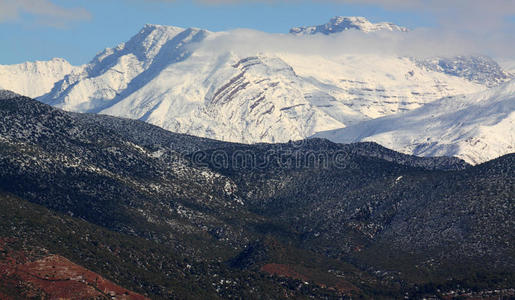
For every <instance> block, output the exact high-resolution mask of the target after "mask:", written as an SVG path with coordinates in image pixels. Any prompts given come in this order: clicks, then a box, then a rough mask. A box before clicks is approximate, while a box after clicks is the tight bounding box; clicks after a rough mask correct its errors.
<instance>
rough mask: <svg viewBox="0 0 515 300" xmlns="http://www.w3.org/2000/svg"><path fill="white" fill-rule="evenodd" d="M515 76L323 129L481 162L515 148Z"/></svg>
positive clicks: (340, 137)
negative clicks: (485, 87) (464, 92)
mask: <svg viewBox="0 0 515 300" xmlns="http://www.w3.org/2000/svg"><path fill="white" fill-rule="evenodd" d="M514 122H515V80H512V81H510V82H508V83H504V84H502V85H500V86H498V87H496V88H492V89H490V90H487V91H483V92H480V93H476V94H472V95H466V96H455V97H447V98H443V99H441V100H438V101H435V102H433V103H430V104H426V105H425V106H423V107H422V108H419V109H416V110H413V111H410V112H406V113H402V114H397V115H394V116H388V117H383V118H379V119H375V120H370V121H366V122H363V123H360V124H357V125H355V126H350V127H347V128H343V129H339V130H333V131H328V132H321V133H318V134H316V135H315V137H324V138H328V139H330V140H332V141H336V142H344V143H349V142H357V141H375V142H378V143H380V144H381V145H383V146H386V147H389V148H391V149H394V150H398V151H400V152H404V153H408V154H414V155H419V156H457V157H460V158H462V159H464V160H466V161H467V162H469V163H473V164H476V163H481V162H484V161H487V160H490V159H493V158H496V157H498V156H501V155H504V154H507V153H512V152H514V151H515V130H514V128H515V127H514Z"/></svg>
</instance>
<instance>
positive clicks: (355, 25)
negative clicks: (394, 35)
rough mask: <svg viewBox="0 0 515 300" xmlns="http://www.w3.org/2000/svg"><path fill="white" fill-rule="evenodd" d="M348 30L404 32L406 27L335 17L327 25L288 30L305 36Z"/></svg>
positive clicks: (360, 18)
mask: <svg viewBox="0 0 515 300" xmlns="http://www.w3.org/2000/svg"><path fill="white" fill-rule="evenodd" d="M350 29H355V30H360V31H363V32H375V31H381V30H386V31H401V32H406V31H408V29H407V28H406V27H401V26H398V25H395V24H393V23H388V22H381V23H372V22H370V21H369V20H368V19H367V18H365V17H341V16H337V17H334V18H332V19H331V20H330V21H329V23H326V24H323V25H318V26H307V27H306V26H302V27H294V28H292V29H290V33H292V34H295V35H305V34H317V33H322V34H326V35H328V34H332V33H337V32H342V31H346V30H350Z"/></svg>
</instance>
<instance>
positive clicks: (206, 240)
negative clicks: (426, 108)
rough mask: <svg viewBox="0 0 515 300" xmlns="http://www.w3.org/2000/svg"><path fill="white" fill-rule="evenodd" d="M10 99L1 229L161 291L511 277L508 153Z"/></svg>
mask: <svg viewBox="0 0 515 300" xmlns="http://www.w3.org/2000/svg"><path fill="white" fill-rule="evenodd" d="M0 99H2V100H0V121H1V122H0V208H1V209H0V218H1V220H2V222H0V237H8V238H14V239H15V240H16V241H17V242H16V243H15V244H16V245H15V246H16V247H15V248H16V249H22V250H23V249H40V248H44V249H48V250H49V251H51V253H53V254H56V255H61V256H63V257H67V258H68V259H70V260H72V261H74V262H75V263H77V264H80V265H83V266H84V267H87V268H88V269H90V270H92V271H94V272H97V273H99V274H100V275H101V276H104V277H105V278H107V279H109V280H111V281H113V282H114V283H116V284H120V285H121V286H123V287H125V288H128V289H130V290H134V291H135V292H137V293H140V294H143V295H146V296H148V297H150V298H152V299H154V298H157V299H161V298H181V299H182V298H191V299H199V298H203V299H213V298H217V297H219V298H230V297H233V298H256V297H257V296H261V297H265V298H267V297H270V298H274V295H275V296H277V295H289V296H291V297H293V298H303V297H305V298H309V297H311V298H331V299H332V298H338V297H340V298H343V297H346V296H353V297H354V296H363V297H372V298H380V297H393V298H399V297H404V296H405V295H408V296H409V297H414V298H417V297H420V298H422V297H430V296H431V297H436V296H438V297H444V296H445V295H446V293H452V291H454V290H455V289H456V288H458V287H459V288H460V290H463V291H465V292H471V293H472V292H473V293H476V294H473V295H475V296H478V295H482V293H485V294H486V293H487V292H488V291H490V290H493V289H498V290H499V291H498V292H495V293H498V294H500V293H504V294H502V295H509V294H506V293H509V291H510V290H509V288H512V287H513V274H514V272H513V270H514V268H515V258H514V256H513V249H512V248H513V247H512V245H511V244H510V243H511V241H512V240H513V235H514V232H513V229H514V228H515V226H514V225H515V224H513V218H512V216H513V213H515V211H514V210H515V207H514V205H513V203H512V202H513V201H512V199H513V198H514V197H515V195H514V191H513V184H514V180H515V170H514V169H513V166H514V163H513V160H514V158H515V156H514V155H507V156H504V157H501V158H499V159H497V160H494V161H491V162H488V163H485V164H482V165H479V166H475V167H471V166H469V165H467V164H466V163H464V162H463V161H461V160H459V159H456V158H445V157H442V158H418V157H415V156H410V155H405V154H400V153H397V152H394V151H391V150H388V149H386V148H383V147H381V146H379V145H377V144H374V143H357V144H350V145H342V144H335V143H332V142H330V141H327V140H321V139H311V140H304V141H302V142H290V143H285V144H256V145H245V144H234V143H227V142H220V141H214V140H209V139H203V138H198V137H193V136H187V135H182V134H176V133H171V132H169V131H166V130H163V129H161V128H158V127H155V126H152V125H149V124H145V123H142V122H139V121H135V120H128V119H119V118H114V117H110V116H102V115H93V114H91V115H89V114H75V113H69V112H65V111H62V110H59V109H56V108H53V107H51V106H48V105H45V104H42V103H40V102H37V101H34V100H31V99H29V98H26V97H21V96H19V95H16V94H14V93H9V92H1V93H0ZM13 247H14V246H13ZM0 263H2V259H1V257H0ZM266 274H276V275H275V276H272V275H266ZM305 282H308V284H306V283H305ZM250 284H251V285H250ZM0 293H2V282H0ZM478 293H479V294H478Z"/></svg>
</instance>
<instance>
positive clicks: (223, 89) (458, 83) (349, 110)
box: [39, 18, 488, 143]
mask: <svg viewBox="0 0 515 300" xmlns="http://www.w3.org/2000/svg"><path fill="white" fill-rule="evenodd" d="M356 20H362V21H363V19H361V18H358V19H356ZM333 21H334V20H333ZM335 22H336V21H335ZM342 22H343V21H342ZM356 22H357V21H356ZM363 22H364V21H363ZM342 24H343V23H342ZM365 27H366V26H365ZM365 27H363V28H365ZM367 28H368V27H367ZM363 30H364V31H367V30H365V29H363ZM232 35H233V33H212V32H208V31H205V30H199V29H192V28H190V29H181V28H177V27H171V26H158V25H147V26H146V27H145V28H143V29H142V30H141V31H140V32H139V33H138V34H137V35H136V36H134V37H133V38H132V39H131V40H130V41H129V42H127V43H124V44H121V45H119V46H118V47H116V48H114V49H107V50H105V51H104V52H102V53H101V54H99V55H98V56H97V57H96V58H95V59H94V60H93V61H92V62H91V63H90V64H88V65H87V66H86V67H85V69H84V72H82V73H80V74H74V75H70V76H67V77H66V78H65V79H63V80H61V81H59V82H57V83H56V85H55V86H54V88H53V90H52V91H51V92H50V93H48V94H46V95H44V96H42V97H40V98H39V100H41V101H43V102H45V103H48V104H51V105H54V106H56V107H59V108H63V109H65V110H68V111H77V112H94V113H102V114H109V115H113V116H119V117H127V118H132V119H139V120H143V121H146V122H149V123H151V124H154V125H158V126H160V127H163V128H165V129H168V130H171V131H174V132H180V133H188V134H193V135H197V136H203V137H209V138H216V139H219V140H225V141H234V142H246V143H252V142H285V141H288V140H291V139H302V138H305V137H308V136H311V135H313V134H315V133H316V132H319V131H323V130H331V129H337V128H342V127H346V126H348V125H352V124H355V123H357V122H360V121H364V120H368V119H371V118H377V117H381V116H385V115H390V114H394V113H397V112H400V111H405V110H411V109H414V108H418V107H420V106H422V105H423V104H425V103H429V102H432V101H434V100H436V99H438V98H441V97H445V96H450V95H456V94H462V93H469V92H473V91H480V90H483V89H485V86H484V85H483V84H478V83H474V82H471V81H470V80H469V79H468V78H464V77H460V76H461V74H458V75H456V74H452V75H449V74H446V73H445V72H444V71H443V70H441V69H430V68H427V67H425V66H422V65H420V64H419V63H417V62H416V61H414V60H412V59H410V58H399V57H396V56H384V55H362V56H355V55H339V56H336V57H323V56H317V55H302V54H298V53H296V52H295V51H291V52H284V51H274V50H272V49H271V50H270V51H266V52H264V53H256V55H252V56H248V55H242V54H241V53H242V51H239V49H240V47H244V44H245V42H243V43H238V44H234V46H231V47H232V48H233V50H234V51H228V50H224V48H223V47H222V48H220V49H218V48H217V47H213V46H210V45H212V43H213V42H214V41H217V40H218V39H220V38H231V37H232ZM250 38H251V37H250ZM291 38H294V39H295V38H296V37H291ZM298 38H299V39H301V38H302V37H298ZM249 42H250V41H249ZM313 42H314V43H316V41H313ZM244 52H245V51H244ZM246 52H248V51H246ZM448 73H449V72H448ZM485 76H487V75H485ZM487 77H488V76H487Z"/></svg>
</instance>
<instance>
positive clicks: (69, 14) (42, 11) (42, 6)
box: [0, 0, 91, 27]
mask: <svg viewBox="0 0 515 300" xmlns="http://www.w3.org/2000/svg"><path fill="white" fill-rule="evenodd" d="M24 14H28V15H31V16H33V17H35V20H36V22H37V23H38V24H43V25H48V26H54V27H63V26H66V25H67V24H69V23H70V22H74V21H83V20H89V19H90V18H91V15H90V13H89V12H88V11H86V10H85V9H84V8H65V7H62V6H59V5H57V4H55V3H53V2H51V1H50V0H0V22H8V21H18V20H21V19H22V18H23V15H24Z"/></svg>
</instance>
